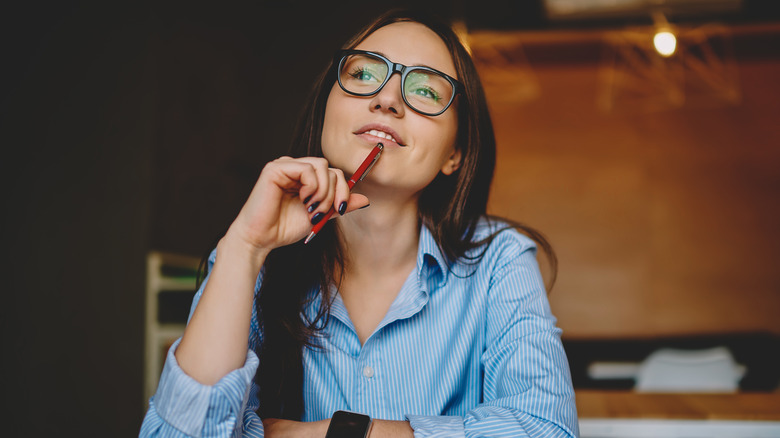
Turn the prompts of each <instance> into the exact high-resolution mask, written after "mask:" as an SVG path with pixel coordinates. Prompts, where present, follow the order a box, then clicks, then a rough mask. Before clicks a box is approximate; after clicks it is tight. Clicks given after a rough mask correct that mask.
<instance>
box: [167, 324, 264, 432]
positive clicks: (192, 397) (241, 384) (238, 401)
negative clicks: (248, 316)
mask: <svg viewBox="0 0 780 438" xmlns="http://www.w3.org/2000/svg"><path fill="white" fill-rule="evenodd" d="M179 342H181V338H179V339H177V340H176V342H174V343H173V345H171V348H170V349H169V350H168V357H167V358H166V360H165V366H164V367H163V372H162V375H161V376H160V384H159V385H158V386H157V393H156V394H155V395H154V397H153V399H152V402H153V403H154V405H155V409H156V410H157V413H158V414H159V415H160V417H161V418H162V419H163V420H164V421H165V422H166V423H168V424H170V425H171V426H173V427H175V428H176V429H178V430H180V431H181V432H184V433H185V434H187V435H190V436H194V437H199V436H200V434H201V430H203V425H204V422H205V421H206V413H207V412H208V409H209V401H210V399H211V396H212V394H213V393H214V392H218V393H220V394H222V395H224V396H225V399H226V401H227V402H228V403H221V404H220V405H221V406H222V407H223V409H225V410H227V409H231V410H233V412H234V413H235V415H236V416H237V418H241V412H242V405H243V404H244V402H245V400H246V393H247V392H248V391H249V387H250V384H251V382H252V379H253V378H254V376H255V372H256V371H257V366H258V364H259V363H260V361H259V360H258V359H257V355H256V354H255V352H254V351H252V350H251V349H247V354H246V361H245V362H244V366H243V367H241V368H239V369H237V370H233V371H231V372H229V373H228V374H227V375H225V377H223V378H222V379H220V380H219V381H218V382H217V383H215V384H214V385H203V384H201V383H199V382H198V381H196V380H195V379H193V378H192V377H190V376H188V375H187V374H185V373H184V370H182V369H181V367H179V363H178V361H177V360H176V356H175V355H174V353H175V352H176V348H177V347H178V346H179ZM218 417H223V416H222V415H219V416H218Z"/></svg>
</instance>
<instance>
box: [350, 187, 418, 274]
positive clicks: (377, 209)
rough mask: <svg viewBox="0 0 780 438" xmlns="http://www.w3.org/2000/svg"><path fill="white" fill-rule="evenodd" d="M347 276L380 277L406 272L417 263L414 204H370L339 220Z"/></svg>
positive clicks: (415, 210)
mask: <svg viewBox="0 0 780 438" xmlns="http://www.w3.org/2000/svg"><path fill="white" fill-rule="evenodd" d="M338 220H339V223H338V227H339V235H340V238H341V241H342V244H343V246H344V248H345V252H344V256H345V257H344V259H345V260H344V262H345V269H346V272H347V273H348V275H361V274H362V273H370V275H382V274H383V273H392V272H396V271H397V270H399V269H408V268H409V266H410V265H411V266H414V264H415V263H416V260H417V247H418V244H419V237H420V236H419V233H420V228H419V223H418V218H417V200H416V199H410V200H409V201H408V202H405V203H397V202H382V201H379V200H377V201H372V203H371V206H370V207H368V208H366V209H364V210H358V211H355V212H352V213H349V214H347V215H346V216H344V217H342V218H339V219H338Z"/></svg>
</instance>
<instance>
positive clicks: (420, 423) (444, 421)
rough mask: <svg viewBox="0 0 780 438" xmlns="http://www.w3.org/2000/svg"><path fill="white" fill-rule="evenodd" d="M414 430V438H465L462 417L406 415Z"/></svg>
mask: <svg viewBox="0 0 780 438" xmlns="http://www.w3.org/2000/svg"><path fill="white" fill-rule="evenodd" d="M406 419H407V420H408V421H409V425H410V426H412V429H413V430H414V436H415V438H458V437H465V436H466V430H465V428H464V426H463V417H455V416H444V415H440V416H425V415H406Z"/></svg>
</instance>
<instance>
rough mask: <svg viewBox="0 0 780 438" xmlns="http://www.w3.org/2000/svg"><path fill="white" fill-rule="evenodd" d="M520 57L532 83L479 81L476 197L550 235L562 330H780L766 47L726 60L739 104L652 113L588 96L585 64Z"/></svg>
mask: <svg viewBox="0 0 780 438" xmlns="http://www.w3.org/2000/svg"><path fill="white" fill-rule="evenodd" d="M531 67H532V69H533V71H534V73H535V75H536V77H537V79H538V86H539V90H540V93H539V97H538V98H536V99H534V100H532V101H530V102H524V103H515V104H512V103H511V102H506V101H505V99H501V98H500V93H501V90H500V88H497V87H496V86H494V85H491V86H490V88H488V90H487V91H488V95H489V96H493V98H494V99H493V100H492V101H491V102H494V103H492V104H491V110H492V115H493V118H494V123H495V128H496V135H497V139H498V149H499V150H498V165H497V169H496V178H495V181H494V186H493V193H492V197H491V202H490V210H491V212H493V213H495V214H499V215H503V216H508V217H511V218H513V219H516V220H520V221H523V222H526V223H528V224H530V225H532V226H534V227H536V228H538V229H540V230H542V231H543V232H545V233H546V234H547V235H548V237H549V238H550V239H551V241H552V243H553V245H554V247H555V249H556V250H557V253H558V256H559V259H560V270H559V275H558V282H557V284H556V285H555V288H554V289H553V291H552V292H551V295H550V301H551V305H552V307H553V311H554V312H555V314H556V316H557V317H558V319H559V325H560V326H561V327H562V328H563V329H564V336H567V337H570V338H582V337H620V336H653V335H670V334H671V335H673V334H699V333H720V332H730V331H753V330H765V331H772V332H775V333H780V317H778V313H780V269H778V266H777V265H778V262H780V229H779V228H778V226H779V225H780V202H778V199H779V198H780V128H779V127H778V123H777V122H778V120H780V117H778V116H780V104H779V103H778V101H780V99H779V98H780V85H778V81H777V78H779V77H780V61H778V60H745V61H741V62H740V64H739V74H740V81H741V86H742V94H743V95H742V101H741V103H740V104H739V105H736V106H735V105H727V104H722V105H718V104H717V103H716V102H710V104H709V105H704V106H700V107H695V108H694V107H686V106H683V107H681V108H678V109H669V110H666V111H660V112H652V113H644V112H642V111H640V110H635V111H623V112H604V111H602V110H599V109H598V108H597V106H596V98H597V90H598V84H599V82H598V81H599V76H598V66H597V65H595V64H587V63H586V64H578V65H562V64H560V65H556V64H547V65H533V64H532V65H531ZM480 73H481V75H483V76H486V75H489V74H490V70H489V69H486V68H483V69H482V70H481V71H480ZM486 82H488V81H486ZM502 100H503V101H502Z"/></svg>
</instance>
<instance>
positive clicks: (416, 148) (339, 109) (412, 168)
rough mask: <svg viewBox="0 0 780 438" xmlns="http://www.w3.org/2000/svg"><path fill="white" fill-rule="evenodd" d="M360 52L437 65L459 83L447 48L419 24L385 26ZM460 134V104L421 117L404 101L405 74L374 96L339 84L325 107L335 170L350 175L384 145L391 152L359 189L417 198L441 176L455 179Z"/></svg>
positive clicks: (325, 138)
mask: <svg viewBox="0 0 780 438" xmlns="http://www.w3.org/2000/svg"><path fill="white" fill-rule="evenodd" d="M356 49H361V50H368V51H372V52H377V53H380V54H382V55H384V56H385V57H387V58H388V59H390V60H391V61H393V62H397V63H401V64H404V65H407V66H416V65H423V66H428V67H432V68H434V69H436V70H439V71H442V72H444V73H446V74H448V75H450V76H452V77H454V78H456V79H457V76H456V72H455V65H454V63H453V61H452V58H451V57H450V54H449V51H448V50H447V46H446V45H445V44H444V42H443V41H442V40H441V38H439V36H438V35H436V34H435V33H434V32H433V31H432V30H430V29H429V28H427V27H425V26H423V25H422V24H419V23H413V22H401V23H393V24H390V25H388V26H385V27H382V28H380V29H378V30H377V31H375V32H374V33H372V34H371V35H369V36H368V37H367V38H366V39H365V40H363V42H361V43H360V44H359V45H358V46H357V47H356ZM456 132H457V108H456V103H453V104H452V105H451V106H450V108H448V109H447V111H445V112H444V113H443V114H440V115H438V116H435V117H430V116H424V115H422V114H419V113H417V112H415V111H414V110H412V109H411V108H409V107H408V106H407V105H406V104H405V103H404V100H403V97H402V95H401V75H399V74H394V75H393V76H392V77H391V78H390V80H389V81H388V83H387V84H386V85H385V86H384V88H382V90H380V91H379V93H377V94H375V95H373V96H368V97H360V96H353V95H350V94H347V93H346V92H344V90H342V89H341V87H339V85H338V83H334V85H333V88H332V89H331V91H330V95H329V97H328V102H327V106H326V109H325V120H324V125H323V130H322V151H323V154H324V156H325V158H326V159H327V160H328V162H329V163H330V165H331V166H332V167H336V168H340V169H342V170H343V171H344V173H345V175H347V176H350V175H352V173H353V172H354V171H355V170H356V169H357V168H358V166H359V165H360V163H361V162H362V161H363V159H365V157H366V156H367V155H368V153H369V152H370V151H371V149H372V148H373V147H374V146H376V144H377V143H378V142H382V143H383V144H384V146H385V148H384V151H383V152H382V155H381V157H380V159H379V161H378V162H377V163H376V165H375V166H374V168H373V169H372V170H371V172H370V174H369V175H368V176H367V177H366V179H365V180H364V181H363V182H361V183H360V185H359V186H358V187H362V188H364V189H366V190H371V191H374V189H377V188H391V189H392V190H393V193H395V194H398V195H402V194H403V195H406V194H408V195H412V196H416V195H417V194H418V193H419V192H420V191H421V190H422V189H423V188H424V187H425V186H427V185H428V184H429V183H430V182H431V181H432V180H433V179H434V178H435V177H436V175H437V174H438V173H439V172H443V173H445V174H448V175H449V174H451V173H452V172H454V171H455V170H456V169H457V167H458V165H459V164H460V153H459V152H457V151H456V150H455V137H456ZM390 137H392V139H391V138H390ZM393 140H394V141H393Z"/></svg>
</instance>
